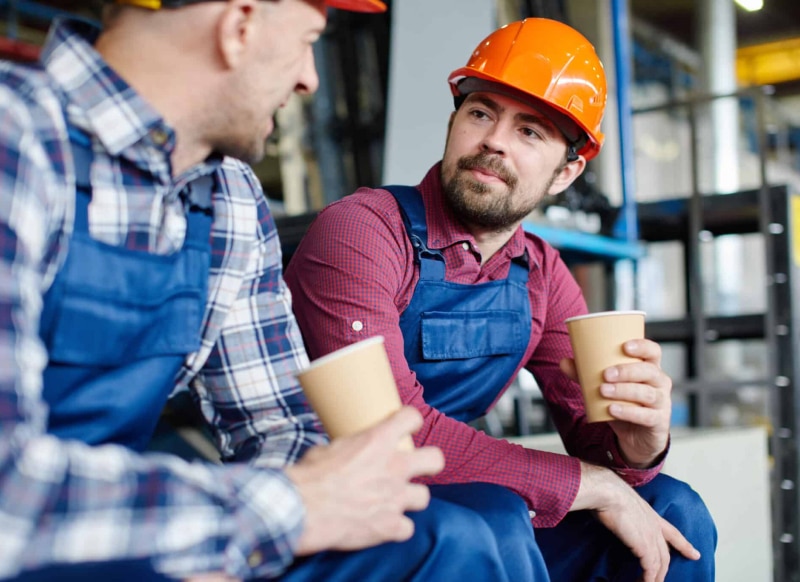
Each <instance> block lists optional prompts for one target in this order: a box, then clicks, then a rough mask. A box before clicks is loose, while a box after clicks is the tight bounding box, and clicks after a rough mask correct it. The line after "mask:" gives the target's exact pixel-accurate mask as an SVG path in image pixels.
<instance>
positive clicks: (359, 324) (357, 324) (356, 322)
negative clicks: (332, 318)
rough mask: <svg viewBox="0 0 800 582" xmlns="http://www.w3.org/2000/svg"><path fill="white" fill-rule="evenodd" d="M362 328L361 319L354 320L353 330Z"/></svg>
mask: <svg viewBox="0 0 800 582" xmlns="http://www.w3.org/2000/svg"><path fill="white" fill-rule="evenodd" d="M362 329H364V324H363V323H361V322H360V321H354V322H353V331H361V330H362Z"/></svg>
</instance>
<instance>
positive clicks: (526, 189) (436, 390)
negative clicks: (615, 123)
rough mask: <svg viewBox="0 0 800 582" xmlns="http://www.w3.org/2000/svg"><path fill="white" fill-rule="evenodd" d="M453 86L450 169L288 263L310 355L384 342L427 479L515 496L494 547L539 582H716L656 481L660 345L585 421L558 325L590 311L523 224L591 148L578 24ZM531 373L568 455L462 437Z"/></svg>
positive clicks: (678, 501)
mask: <svg viewBox="0 0 800 582" xmlns="http://www.w3.org/2000/svg"><path fill="white" fill-rule="evenodd" d="M448 80H449V85H450V90H451V91H452V94H453V97H454V99H455V106H456V110H455V112H454V113H452V115H451V117H450V124H449V129H448V134H447V141H446V145H445V149H444V156H443V159H442V161H441V162H438V163H436V164H435V165H434V166H433V167H432V168H431V169H430V171H429V172H428V174H427V175H426V176H425V177H424V178H423V180H422V182H421V183H420V184H419V185H418V186H417V187H408V186H387V187H380V188H362V189H360V190H358V191H357V192H356V193H355V194H353V195H351V196H347V197H345V198H344V199H342V200H339V201H337V202H334V203H333V204H331V205H330V206H329V207H328V208H326V209H325V210H323V211H322V212H321V213H320V215H319V216H318V217H317V219H316V220H315V222H314V223H313V224H312V225H311V228H310V229H309V231H308V233H307V234H306V235H305V237H304V238H303V240H302V242H301V244H300V246H299V248H298V249H297V251H296V253H295V254H294V256H293V257H292V260H291V262H290V264H289V268H288V269H287V274H286V280H287V283H288V284H289V287H290V289H291V291H292V296H293V300H294V306H295V313H296V316H297V319H298V322H299V323H300V327H301V329H302V331H303V336H304V339H305V341H306V347H307V349H308V352H309V355H310V356H311V357H313V358H316V357H320V356H322V355H324V354H326V353H328V352H331V351H333V350H336V349H338V348H340V347H342V346H344V345H347V344H350V343H353V342H354V341H357V340H359V339H364V338H366V337H369V336H373V335H382V336H384V337H385V345H386V347H387V350H388V352H389V357H390V360H391V362H392V367H393V372H394V375H395V379H396V381H397V385H398V388H399V390H400V394H401V397H402V399H403V401H404V403H406V404H411V405H413V406H415V407H416V408H417V409H418V410H419V411H420V412H421V413H422V415H423V417H424V419H425V422H424V425H423V428H422V430H420V431H419V432H417V433H416V434H415V436H414V439H415V442H416V444H417V445H418V446H421V445H435V446H438V447H440V448H441V449H442V450H443V451H444V454H445V459H446V464H445V469H444V471H442V472H441V473H439V474H437V475H435V476H432V477H430V478H426V479H423V481H424V482H426V483H431V484H436V485H434V487H435V486H438V485H439V484H449V483H469V484H471V485H468V486H467V487H470V486H474V487H478V486H480V489H476V492H475V495H474V497H473V499H474V502H475V505H476V509H477V510H478V511H480V506H481V503H485V499H482V498H480V495H481V494H482V495H484V496H485V495H487V493H486V489H485V488H486V487H495V488H497V489H500V490H504V491H512V492H513V493H514V494H515V495H517V496H518V497H519V500H520V504H519V507H518V508H517V510H516V514H515V516H516V517H520V516H521V517H522V518H525V519H523V520H522V521H526V522H527V528H522V527H520V526H511V525H510V524H511V523H515V524H518V523H519V520H518V521H514V520H512V519H511V517H509V516H508V515H502V514H501V515H498V516H496V520H495V521H494V522H492V521H491V520H490V525H492V526H493V528H494V529H495V531H497V532H498V535H499V537H500V539H501V540H503V539H510V538H512V537H513V538H514V539H515V540H516V541H517V542H518V540H519V538H521V537H526V536H527V537H528V538H529V539H530V540H531V544H532V545H533V546H535V550H534V549H531V550H530V552H531V553H533V552H534V551H538V552H540V554H541V556H542V558H543V560H544V563H545V569H546V571H545V572H541V571H537V575H538V577H535V579H536V580H537V581H541V580H548V579H550V580H553V581H554V582H572V581H574V582H583V581H586V580H618V581H631V582H633V581H635V580H647V581H661V580H674V581H681V582H687V581H701V580H702V581H710V580H713V579H714V551H715V546H716V529H715V526H714V523H713V520H712V519H711V516H710V515H709V513H708V510H707V509H706V507H705V504H704V503H703V501H702V500H701V499H700V498H699V496H698V495H697V494H696V493H695V492H694V491H692V490H691V488H690V487H689V486H688V485H686V484H685V483H681V482H679V481H676V480H674V479H672V478H670V477H668V476H666V475H661V474H659V471H660V469H661V467H662V465H663V463H664V459H665V457H666V454H667V451H668V448H669V435H670V426H669V425H670V416H671V401H670V392H671V388H672V383H671V380H670V378H669V377H668V376H667V375H666V374H665V373H664V372H663V371H662V370H661V368H660V362H661V349H660V347H659V346H658V345H657V344H655V343H654V342H652V341H649V340H637V341H631V342H629V343H627V344H626V345H625V348H624V349H625V351H626V352H627V354H628V355H629V356H632V357H634V358H636V359H637V360H638V361H637V362H636V363H632V364H625V365H620V366H615V367H612V368H609V369H607V370H606V371H605V376H604V384H603V386H602V392H603V394H604V395H605V396H607V397H609V398H611V399H613V400H615V401H617V402H615V403H614V404H613V405H611V406H610V407H609V412H610V414H611V415H612V416H613V417H614V419H615V420H614V421H613V422H601V423H591V424H590V423H588V422H587V420H586V414H585V409H584V404H583V399H582V396H581V391H580V387H579V385H578V383H577V382H576V375H575V373H574V365H573V361H572V349H571V347H570V342H569V338H568V334H567V330H566V327H565V323H564V321H565V319H567V318H569V317H572V316H576V315H581V314H584V313H586V311H587V308H586V303H585V301H584V298H583V296H582V294H581V290H580V288H579V287H578V285H577V283H576V282H575V280H574V279H573V278H572V276H571V274H570V272H569V270H568V268H567V266H566V265H565V264H564V262H563V261H562V260H561V258H560V256H559V254H558V252H557V251H556V250H554V249H553V248H552V247H551V246H550V245H548V244H547V243H546V242H545V241H543V240H542V239H540V238H538V237H537V236H535V235H533V234H530V233H527V232H525V231H524V230H523V228H522V221H523V219H524V218H525V217H526V216H527V215H528V214H529V213H530V212H531V211H532V210H533V209H534V208H535V207H536V205H537V204H539V203H540V202H541V200H542V199H543V198H544V197H545V196H552V195H555V194H558V193H559V192H562V191H563V190H564V189H566V188H567V187H568V186H569V185H570V184H571V183H572V182H573V181H574V180H575V179H576V178H577V177H578V176H579V175H580V174H581V173H582V172H583V170H584V169H585V166H586V162H587V161H588V160H590V159H592V158H593V157H595V156H596V155H597V154H598V153H599V152H600V149H601V147H602V145H603V133H602V132H601V121H602V118H603V112H604V109H605V104H606V97H607V95H606V80H605V74H604V72H603V66H602V63H601V62H600V60H599V58H598V57H597V54H596V53H595V50H594V48H593V47H592V45H591V44H590V43H589V42H588V41H587V40H586V39H585V38H584V37H583V36H582V35H581V34H579V33H578V32H577V31H575V30H574V29H572V28H571V27H569V26H567V25H565V24H562V23H560V22H556V21H553V20H547V19H540V18H530V19H526V20H523V21H520V22H514V23H512V24H509V25H507V26H504V27H502V28H500V29H499V30H497V31H495V32H493V33H492V34H491V35H489V36H488V37H487V38H485V39H484V40H483V41H481V42H480V43H479V44H478V46H477V48H476V49H475V51H474V52H473V53H472V55H471V57H470V58H469V60H468V62H467V64H466V66H464V67H462V68H459V69H456V70H455V71H453V73H452V74H451V75H450V77H449V79H448ZM420 139H424V136H420ZM523 367H524V368H526V369H527V370H529V371H530V372H531V373H532V374H533V375H534V376H535V377H536V379H537V381H538V384H539V386H540V388H541V391H542V394H543V396H544V399H545V401H546V402H547V405H548V409H549V411H550V414H551V418H552V420H553V422H554V423H555V425H556V427H557V429H558V431H559V432H560V434H561V437H562V440H563V441H564V444H565V446H566V449H567V451H569V453H570V454H569V456H568V455H560V454H554V453H549V452H544V451H538V450H530V449H524V448H522V447H520V446H518V445H516V444H511V443H509V442H507V441H505V440H501V439H495V438H492V437H490V436H488V435H486V434H484V433H483V432H480V431H478V430H475V429H474V428H472V427H471V426H470V425H469V424H468V423H469V422H470V421H473V420H475V419H477V418H479V417H481V416H482V415H484V414H485V413H486V412H487V411H488V410H489V409H490V408H491V407H492V406H493V405H494V404H495V402H496V401H497V399H498V398H499V397H500V396H501V395H502V394H503V392H504V391H505V390H506V389H507V388H508V386H509V385H510V384H511V383H512V382H513V380H514V379H515V378H516V376H517V373H518V372H519V371H520V370H521V369H522V368H523ZM490 491H491V490H490ZM488 494H489V495H491V493H488ZM462 503H464V504H469V500H468V499H467V500H462ZM531 525H532V527H533V530H535V538H534V532H533V530H532V529H531ZM503 532H505V536H503ZM534 539H535V541H534ZM698 550H699V551H698Z"/></svg>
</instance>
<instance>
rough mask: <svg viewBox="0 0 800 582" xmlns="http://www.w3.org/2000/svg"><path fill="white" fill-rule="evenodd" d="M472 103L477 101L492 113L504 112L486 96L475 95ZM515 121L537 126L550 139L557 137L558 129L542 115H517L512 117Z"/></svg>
mask: <svg viewBox="0 0 800 582" xmlns="http://www.w3.org/2000/svg"><path fill="white" fill-rule="evenodd" d="M472 100H473V101H478V102H479V103H480V104H481V105H483V106H484V107H486V108H487V109H490V110H491V111H492V113H502V112H503V111H505V109H506V108H505V107H503V106H502V105H500V104H499V103H498V102H497V101H495V100H494V99H492V98H491V97H487V96H486V95H475V96H474V97H472ZM514 119H515V120H516V121H521V122H523V123H529V124H532V125H538V126H540V127H542V128H543V129H544V130H545V131H546V132H547V134H548V135H549V136H550V137H554V136H555V135H557V132H558V129H557V128H556V126H555V125H554V124H553V122H552V121H550V120H549V119H547V118H546V117H544V116H542V115H534V114H533V113H517V114H516V115H515V116H514Z"/></svg>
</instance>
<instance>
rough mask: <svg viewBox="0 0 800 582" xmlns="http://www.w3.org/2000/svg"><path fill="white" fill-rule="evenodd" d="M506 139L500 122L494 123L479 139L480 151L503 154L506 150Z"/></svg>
mask: <svg viewBox="0 0 800 582" xmlns="http://www.w3.org/2000/svg"><path fill="white" fill-rule="evenodd" d="M507 139H508V138H507V137H506V135H505V129H504V128H503V127H502V124H501V123H494V124H492V126H491V128H490V129H488V130H487V131H486V134H485V135H484V136H483V139H482V140H481V144H480V147H481V151H483V152H486V153H490V154H497V155H500V156H503V155H505V152H506V147H507Z"/></svg>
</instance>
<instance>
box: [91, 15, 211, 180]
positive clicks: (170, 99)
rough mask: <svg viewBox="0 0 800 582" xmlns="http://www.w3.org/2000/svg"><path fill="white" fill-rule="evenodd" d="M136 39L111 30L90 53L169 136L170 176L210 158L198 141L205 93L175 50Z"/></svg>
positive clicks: (156, 40)
mask: <svg viewBox="0 0 800 582" xmlns="http://www.w3.org/2000/svg"><path fill="white" fill-rule="evenodd" d="M142 37H143V38H141V37H140V40H139V41H138V42H136V43H135V46H134V45H131V43H128V42H125V40H126V39H125V37H124V35H123V34H122V33H120V32H116V31H113V30H112V31H111V32H108V33H104V34H102V35H101V36H100V38H99V39H98V40H97V43H96V45H95V48H96V50H97V51H98V53H100V55H101V56H102V57H103V59H104V60H105V61H106V62H107V63H108V64H109V66H111V67H112V68H113V69H114V70H115V71H116V72H117V74H118V75H120V76H121V77H122V78H123V79H125V81H126V82H127V83H128V84H129V85H130V86H131V87H132V88H133V89H134V90H135V91H136V93H137V94H138V95H139V96H140V97H141V98H142V99H144V100H145V101H146V102H147V103H148V104H149V105H150V106H151V107H153V109H155V111H157V112H158V114H159V115H160V116H161V117H162V118H163V119H164V121H165V122H166V123H167V124H168V125H169V126H170V127H171V128H172V129H173V130H174V131H175V136H176V142H175V148H174V150H173V152H172V155H171V165H172V174H173V177H176V176H179V175H180V174H181V173H183V172H184V171H186V170H187V169H188V168H190V167H191V166H193V165H195V164H198V163H200V162H201V161H203V160H204V159H205V158H206V157H208V155H209V154H210V153H211V148H210V146H209V145H208V144H207V143H204V141H203V139H202V135H203V134H202V121H203V119H204V116H203V115H202V112H203V111H205V110H206V107H205V103H204V101H203V100H204V98H205V97H206V96H207V95H208V93H209V90H208V87H207V86H204V85H203V84H202V77H201V76H198V75H196V74H194V71H196V68H195V64H194V63H191V62H188V61H189V59H186V58H184V57H182V56H181V54H180V52H176V47H175V46H169V47H165V46H163V45H164V43H163V40H162V38H161V37H159V36H158V35H147V34H144V35H142ZM176 61H178V62H176ZM181 61H182V62H181Z"/></svg>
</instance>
